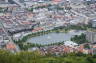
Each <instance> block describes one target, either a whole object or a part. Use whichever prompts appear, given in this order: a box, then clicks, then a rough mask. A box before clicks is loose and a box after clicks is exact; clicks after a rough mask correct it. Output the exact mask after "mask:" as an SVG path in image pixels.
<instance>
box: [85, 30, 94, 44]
mask: <svg viewBox="0 0 96 63" xmlns="http://www.w3.org/2000/svg"><path fill="white" fill-rule="evenodd" d="M86 39H87V40H88V41H89V42H91V43H94V42H96V32H93V31H87V32H86Z"/></svg>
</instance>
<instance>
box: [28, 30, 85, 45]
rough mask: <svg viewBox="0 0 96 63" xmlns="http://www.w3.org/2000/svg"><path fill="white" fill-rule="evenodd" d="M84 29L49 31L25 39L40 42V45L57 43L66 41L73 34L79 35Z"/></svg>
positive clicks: (35, 42) (30, 41)
mask: <svg viewBox="0 0 96 63" xmlns="http://www.w3.org/2000/svg"><path fill="white" fill-rule="evenodd" d="M84 32H85V31H70V32H68V33H49V34H45V35H41V36H37V37H32V38H30V39H28V40H27V42H29V43H34V44H41V45H47V44H52V43H58V42H62V41H68V40H70V39H71V37H73V36H74V35H80V34H81V33H84Z"/></svg>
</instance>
